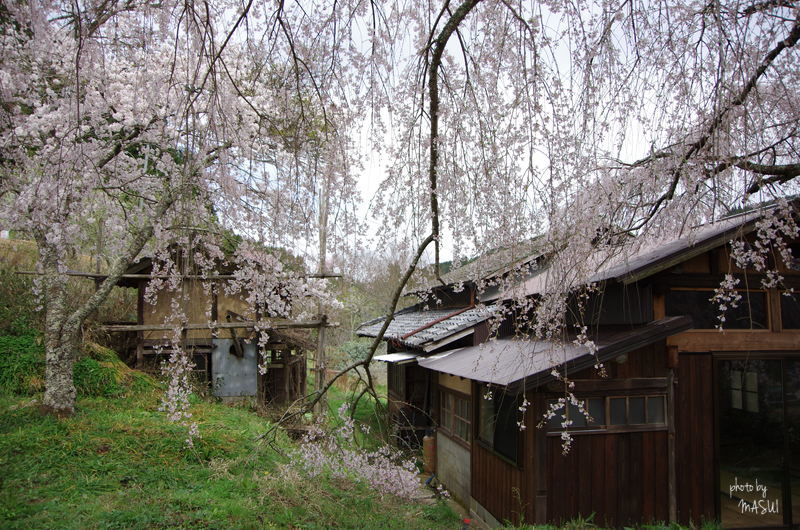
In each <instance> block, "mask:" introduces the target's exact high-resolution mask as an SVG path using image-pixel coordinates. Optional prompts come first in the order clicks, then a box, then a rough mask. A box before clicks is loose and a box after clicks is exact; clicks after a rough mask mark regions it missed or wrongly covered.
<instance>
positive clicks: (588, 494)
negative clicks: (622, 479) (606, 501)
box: [575, 436, 602, 517]
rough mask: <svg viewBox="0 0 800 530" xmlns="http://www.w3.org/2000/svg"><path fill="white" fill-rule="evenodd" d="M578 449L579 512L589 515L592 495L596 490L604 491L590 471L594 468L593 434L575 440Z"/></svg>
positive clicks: (584, 515) (583, 515) (585, 515)
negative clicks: (595, 482) (595, 481)
mask: <svg viewBox="0 0 800 530" xmlns="http://www.w3.org/2000/svg"><path fill="white" fill-rule="evenodd" d="M575 443H576V444H577V447H576V449H578V475H577V480H578V488H577V489H578V502H577V512H578V514H580V516H581V517H588V516H589V515H590V514H591V513H592V495H593V492H594V491H602V489H601V488H600V484H594V476H593V475H592V473H591V472H590V471H589V470H591V469H593V467H592V460H593V458H592V457H593V455H592V452H593V445H592V437H591V436H583V437H578V438H577V439H576V441H575Z"/></svg>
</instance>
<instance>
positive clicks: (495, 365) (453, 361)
mask: <svg viewBox="0 0 800 530" xmlns="http://www.w3.org/2000/svg"><path fill="white" fill-rule="evenodd" d="M691 327H692V322H691V319H689V318H688V317H668V318H664V319H661V320H657V321H655V322H651V323H650V324H647V325H645V326H641V327H639V328H636V329H634V330H631V331H628V332H625V333H617V334H614V335H608V336H605V337H602V336H601V337H597V338H596V339H595V343H596V344H597V346H598V351H597V355H596V357H595V355H591V354H590V352H589V349H588V348H587V347H586V346H581V345H577V344H573V343H565V344H562V343H555V342H549V341H537V340H521V339H516V338H515V339H499V340H494V341H489V342H487V343H484V344H481V345H478V346H470V347H467V348H458V349H455V350H450V351H448V352H444V353H442V354H439V355H432V356H430V357H426V358H420V359H419V360H418V362H419V364H420V366H423V367H425V368H429V369H431V370H434V371H437V372H442V373H445V374H450V375H455V376H458V377H463V378H465V379H472V380H474V381H480V382H483V383H491V384H495V385H501V386H509V385H512V384H514V383H517V382H520V381H523V380H526V381H525V385H526V386H528V387H530V386H537V385H540V384H542V383H545V382H547V381H549V380H552V379H553V376H552V375H551V374H550V372H551V371H552V370H553V368H556V367H560V366H564V365H567V366H570V367H571V371H573V372H574V371H575V370H580V369H583V368H588V367H589V366H591V365H592V364H594V363H595V362H596V361H597V360H599V361H600V362H604V361H607V360H608V359H610V358H613V357H616V356H618V355H622V354H623V353H627V352H629V351H633V350H634V349H636V348H641V347H642V346H646V345H648V344H652V343H654V342H656V341H658V340H662V339H664V338H666V337H668V336H670V335H674V334H675V333H680V332H681V331H686V330H687V329H691Z"/></svg>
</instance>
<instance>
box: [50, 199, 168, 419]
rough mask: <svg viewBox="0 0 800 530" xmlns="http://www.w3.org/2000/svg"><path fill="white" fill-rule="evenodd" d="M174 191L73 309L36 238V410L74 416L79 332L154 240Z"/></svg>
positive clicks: (53, 254) (53, 253)
mask: <svg viewBox="0 0 800 530" xmlns="http://www.w3.org/2000/svg"><path fill="white" fill-rule="evenodd" d="M178 191H179V189H178V188H174V189H172V190H167V191H166V192H165V193H164V196H163V197H162V198H161V200H160V201H159V203H158V204H157V205H156V207H155V209H154V211H153V216H152V217H151V218H150V220H149V222H146V223H145V224H144V226H142V227H140V228H139V229H138V230H134V231H132V232H131V234H130V240H129V242H128V245H127V248H126V249H125V250H124V251H123V252H121V253H119V254H117V255H116V257H115V258H114V260H113V262H112V263H111V266H110V267H109V270H108V275H107V276H106V278H105V279H104V280H103V281H102V282H100V284H99V285H98V286H97V289H96V290H95V291H94V293H92V295H91V296H90V297H89V298H88V299H87V300H86V301H84V302H83V303H82V304H81V305H80V306H78V308H77V309H75V310H73V311H70V307H69V306H68V305H67V276H66V275H65V274H63V273H62V271H61V268H62V264H61V263H60V260H59V256H60V254H59V252H58V250H57V249H56V248H53V247H52V246H51V244H50V243H48V242H47V237H46V236H45V235H44V234H38V235H37V236H36V243H37V245H38V247H39V254H40V258H39V260H40V264H41V266H42V272H43V273H44V274H43V276H42V282H43V284H42V287H43V293H42V294H43V295H44V302H45V331H44V338H45V381H44V384H45V392H44V400H43V403H42V407H41V410H42V412H44V413H52V414H55V415H57V416H68V415H71V414H73V413H74V412H75V397H76V394H77V392H76V391H75V383H74V381H73V379H72V375H73V366H74V364H75V354H76V352H77V351H78V348H79V346H80V341H81V326H82V325H83V322H84V321H85V320H86V318H87V317H88V316H89V315H90V314H91V313H92V312H93V311H95V310H97V308H99V307H100V304H102V303H103V301H104V300H105V299H106V298H107V297H108V295H109V294H110V293H111V290H112V289H113V288H114V286H115V285H116V284H117V282H118V281H119V279H120V278H121V277H122V274H123V273H124V272H125V270H126V269H127V268H128V266H129V265H130V264H131V263H133V261H134V260H135V259H136V257H137V256H138V255H139V252H141V250H142V248H144V245H145V243H147V241H148V240H149V239H150V238H151V237H152V236H153V221H154V220H156V219H160V218H161V217H162V216H163V215H164V214H165V212H166V211H167V210H168V209H169V208H170V207H171V206H172V204H173V203H174V202H175V197H176V196H177V195H176V193H177V192H178Z"/></svg>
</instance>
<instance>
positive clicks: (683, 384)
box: [675, 354, 716, 524]
mask: <svg viewBox="0 0 800 530" xmlns="http://www.w3.org/2000/svg"><path fill="white" fill-rule="evenodd" d="M676 375H677V379H678V384H677V386H676V389H675V458H676V462H677V465H676V466H675V467H676V475H677V476H676V488H675V491H676V500H677V506H678V521H679V522H680V523H681V524H689V522H690V521H692V522H694V523H699V522H700V521H702V520H706V521H707V520H713V519H714V517H715V512H716V508H715V503H716V495H715V483H716V480H715V477H714V464H715V455H714V384H713V362H712V359H711V354H681V355H680V356H679V362H678V369H677V371H676Z"/></svg>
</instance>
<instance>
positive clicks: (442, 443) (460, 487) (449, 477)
mask: <svg viewBox="0 0 800 530" xmlns="http://www.w3.org/2000/svg"><path fill="white" fill-rule="evenodd" d="M436 476H437V477H438V478H439V481H440V482H441V483H442V484H444V487H445V488H447V491H449V492H450V494H451V495H452V496H453V497H455V498H456V499H457V500H458V501H460V502H461V503H462V504H468V503H469V488H470V455H469V450H468V449H467V448H466V447H464V446H463V445H461V444H460V443H458V442H456V441H454V440H451V439H450V438H449V437H448V436H447V435H446V434H444V433H441V432H440V433H437V435H436Z"/></svg>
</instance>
